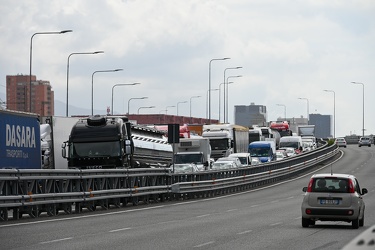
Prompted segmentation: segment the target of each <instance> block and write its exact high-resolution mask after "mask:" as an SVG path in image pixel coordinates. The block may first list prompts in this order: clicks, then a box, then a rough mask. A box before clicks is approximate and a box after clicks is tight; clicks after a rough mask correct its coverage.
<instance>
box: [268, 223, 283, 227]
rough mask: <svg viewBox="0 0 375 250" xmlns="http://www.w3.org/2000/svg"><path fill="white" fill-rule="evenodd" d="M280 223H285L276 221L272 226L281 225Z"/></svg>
mask: <svg viewBox="0 0 375 250" xmlns="http://www.w3.org/2000/svg"><path fill="white" fill-rule="evenodd" d="M280 224H283V223H282V222H276V223H273V224H271V225H270V226H271V227H273V226H277V225H280Z"/></svg>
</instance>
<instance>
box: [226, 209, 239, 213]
mask: <svg viewBox="0 0 375 250" xmlns="http://www.w3.org/2000/svg"><path fill="white" fill-rule="evenodd" d="M237 210H238V209H237V208H235V209H229V210H227V212H233V211H237Z"/></svg>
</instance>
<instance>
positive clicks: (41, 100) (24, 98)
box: [6, 75, 55, 116]
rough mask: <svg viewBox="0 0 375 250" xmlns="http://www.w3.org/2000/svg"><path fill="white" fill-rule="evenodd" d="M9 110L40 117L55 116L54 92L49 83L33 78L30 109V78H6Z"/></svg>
mask: <svg viewBox="0 0 375 250" xmlns="http://www.w3.org/2000/svg"><path fill="white" fill-rule="evenodd" d="M6 96H7V100H6V103H7V109H9V110H16V111H23V112H31V113H36V114H39V115H40V116H53V115H54V101H55V100H54V92H53V90H52V87H51V85H50V82H49V81H44V80H37V79H36V76H34V75H32V76H31V107H30V76H29V75H13V76H10V75H7V76H6Z"/></svg>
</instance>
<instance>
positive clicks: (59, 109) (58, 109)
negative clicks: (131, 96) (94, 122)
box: [0, 92, 107, 116]
mask: <svg viewBox="0 0 375 250" xmlns="http://www.w3.org/2000/svg"><path fill="white" fill-rule="evenodd" d="M5 102H6V94H5V93H2V92H0V109H1V108H5V105H4V103H5ZM96 114H100V115H105V114H107V111H106V110H97V109H94V115H96ZM65 115H66V104H65V103H64V102H61V101H58V100H55V116H65ZM72 115H91V109H85V108H80V107H76V106H71V105H69V116H72Z"/></svg>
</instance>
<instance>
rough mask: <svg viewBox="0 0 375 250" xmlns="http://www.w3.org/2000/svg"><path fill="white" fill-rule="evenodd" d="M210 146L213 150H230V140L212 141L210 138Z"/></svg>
mask: <svg viewBox="0 0 375 250" xmlns="http://www.w3.org/2000/svg"><path fill="white" fill-rule="evenodd" d="M210 145H211V149H213V150H221V149H224V150H225V149H228V147H229V145H228V139H226V138H224V139H212V138H210Z"/></svg>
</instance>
